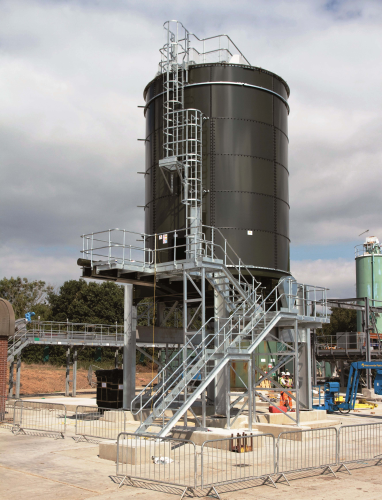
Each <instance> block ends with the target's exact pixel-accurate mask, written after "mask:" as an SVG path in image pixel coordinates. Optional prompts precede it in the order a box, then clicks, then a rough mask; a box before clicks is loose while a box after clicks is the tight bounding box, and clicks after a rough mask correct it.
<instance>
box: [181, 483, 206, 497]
mask: <svg viewBox="0 0 382 500" xmlns="http://www.w3.org/2000/svg"><path fill="white" fill-rule="evenodd" d="M187 491H191V493H192V496H193V497H194V496H195V492H194V490H193V489H192V488H190V487H189V486H186V488H184V490H183V493H182V496H181V497H180V500H182V498H183V497H184V495H185V494H186V493H187ZM207 496H208V495H207Z"/></svg>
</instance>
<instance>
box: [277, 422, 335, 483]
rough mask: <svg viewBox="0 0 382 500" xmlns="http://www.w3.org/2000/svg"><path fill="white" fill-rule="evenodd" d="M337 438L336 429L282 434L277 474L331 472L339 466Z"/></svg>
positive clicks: (278, 447)
mask: <svg viewBox="0 0 382 500" xmlns="http://www.w3.org/2000/svg"><path fill="white" fill-rule="evenodd" d="M337 438H338V431H337V429H336V428H335V427H325V428H322V429H307V430H300V431H290V432H282V433H281V434H280V435H279V437H278V439H277V472H278V473H280V474H281V473H288V472H298V471H302V470H308V469H316V468H324V469H330V470H331V467H332V466H335V465H336V464H337V450H338V439H337ZM332 472H333V471H332Z"/></svg>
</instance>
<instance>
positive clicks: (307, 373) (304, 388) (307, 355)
mask: <svg viewBox="0 0 382 500" xmlns="http://www.w3.org/2000/svg"><path fill="white" fill-rule="evenodd" d="M310 306H311V304H310V299H309V290H308V289H307V287H301V288H300V287H299V290H298V292H297V308H298V312H299V314H301V315H303V316H307V315H309V308H310ZM297 327H298V324H297ZM297 335H298V337H297V341H298V347H299V348H300V349H299V351H298V361H299V362H298V371H295V373H294V379H295V385H296V388H297V386H298V387H299V390H300V403H301V405H302V406H303V407H304V408H306V409H307V410H311V409H312V378H311V373H312V358H311V346H310V329H309V328H300V329H298V331H297Z"/></svg>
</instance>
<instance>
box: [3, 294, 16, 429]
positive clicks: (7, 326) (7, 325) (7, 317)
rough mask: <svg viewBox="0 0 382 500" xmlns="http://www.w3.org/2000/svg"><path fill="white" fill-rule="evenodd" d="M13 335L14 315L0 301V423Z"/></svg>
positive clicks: (10, 308) (10, 309) (9, 306)
mask: <svg viewBox="0 0 382 500" xmlns="http://www.w3.org/2000/svg"><path fill="white" fill-rule="evenodd" d="M14 334H15V314H14V312H13V307H12V305H11V303H10V302H8V301H7V300H5V299H0V421H2V420H3V419H4V415H5V401H6V399H7V378H8V373H7V371H8V370H7V357H8V338H9V337H13V336H14Z"/></svg>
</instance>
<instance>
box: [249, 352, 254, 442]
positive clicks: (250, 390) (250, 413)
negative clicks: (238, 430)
mask: <svg viewBox="0 0 382 500" xmlns="http://www.w3.org/2000/svg"><path fill="white" fill-rule="evenodd" d="M252 396H253V392H252V359H249V360H248V430H249V432H252V422H253V414H252Z"/></svg>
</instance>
